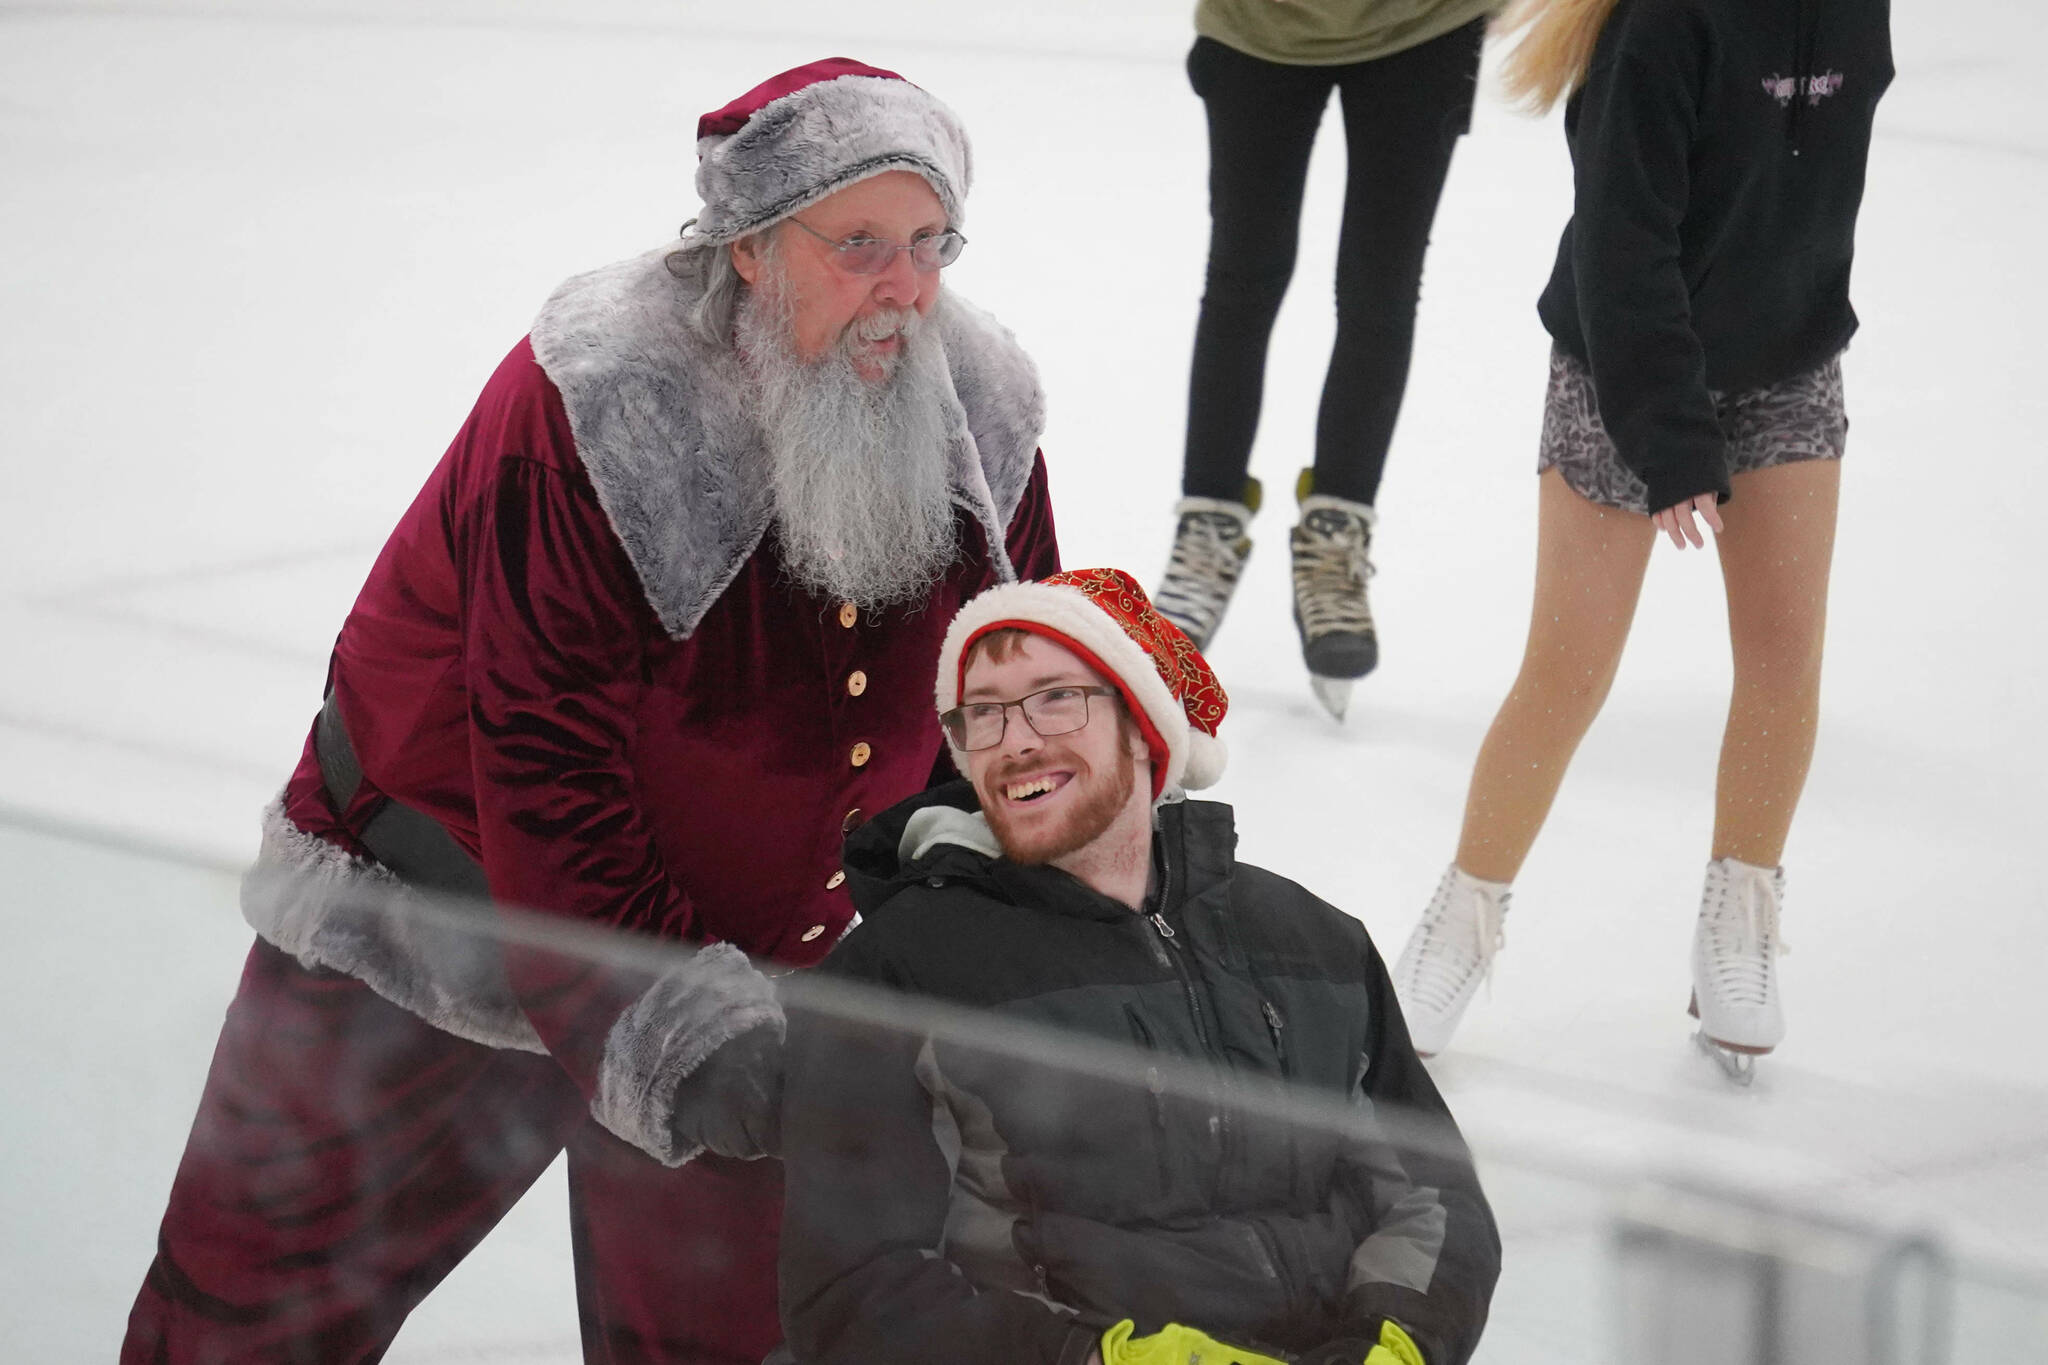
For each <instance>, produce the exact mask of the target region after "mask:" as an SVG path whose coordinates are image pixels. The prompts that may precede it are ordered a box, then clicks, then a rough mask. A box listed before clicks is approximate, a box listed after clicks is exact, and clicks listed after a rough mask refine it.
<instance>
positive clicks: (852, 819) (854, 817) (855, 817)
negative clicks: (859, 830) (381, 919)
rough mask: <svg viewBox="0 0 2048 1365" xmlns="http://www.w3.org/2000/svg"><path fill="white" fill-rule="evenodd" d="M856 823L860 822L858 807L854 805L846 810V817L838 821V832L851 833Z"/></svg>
mask: <svg viewBox="0 0 2048 1365" xmlns="http://www.w3.org/2000/svg"><path fill="white" fill-rule="evenodd" d="M858 824H860V807H859V806H855V807H854V808H853V809H852V810H850V811H848V812H846V818H845V819H844V820H841V821H840V822H839V832H840V833H841V834H851V833H853V831H854V827H855V826H856V825H858Z"/></svg>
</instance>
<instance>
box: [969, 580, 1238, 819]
mask: <svg viewBox="0 0 2048 1365" xmlns="http://www.w3.org/2000/svg"><path fill="white" fill-rule="evenodd" d="M999 630H1023V631H1028V632H1030V633H1031V634H1033V635H1040V636H1043V637H1045V638H1046V639H1048V640H1051V641H1053V642H1054V643H1056V644H1059V645H1061V646H1063V647H1065V648H1067V649H1070V650H1072V651H1073V652H1074V653H1075V654H1076V655H1078V656H1080V658H1081V660H1082V661H1083V662H1084V663H1086V664H1087V665H1088V666H1089V667H1090V668H1093V669H1094V670H1095V671H1096V672H1098V673H1100V674H1101V675H1102V676H1103V678H1104V680H1106V681H1108V682H1109V683H1111V684H1113V685H1114V686H1115V687H1116V689H1117V690H1118V691H1119V692H1120V693H1122V694H1123V699H1124V704H1125V705H1126V706H1127V707H1129V709H1130V713H1131V717H1132V719H1133V720H1135V721H1136V722H1137V724H1138V729H1139V730H1140V732H1141V733H1143V735H1144V736H1145V744H1146V747H1147V748H1148V749H1150V750H1151V753H1152V796H1153V798H1154V799H1155V800H1156V799H1158V797H1159V796H1160V795H1161V793H1163V792H1165V791H1166V790H1167V789H1168V788H1170V787H1186V788H1189V789H1199V788H1202V787H1209V786H1214V785H1215V783H1216V782H1217V780H1218V779H1220V778H1221V777H1222V776H1223V766H1224V764H1225V762H1226V761H1227V760H1228V759H1229V751H1228V750H1227V749H1225V748H1224V746H1223V741H1222V740H1221V739H1220V738H1218V737H1217V734H1216V729H1217V727H1218V726H1219V725H1221V724H1222V723H1223V714H1224V712H1225V711H1227V710H1228V709H1229V707H1230V698H1229V697H1228V696H1226V695H1225V694H1224V691H1223V685H1222V684H1221V683H1219V682H1217V681H1216V675H1215V673H1214V672H1212V671H1211V670H1210V668H1209V664H1208V661H1207V660H1205V659H1204V658H1203V657H1202V655H1201V651H1199V650H1197V649H1196V648H1195V645H1194V642H1193V641H1192V640H1190V639H1188V637H1187V636H1186V635H1184V634H1182V633H1181V630H1180V627H1178V626H1176V625H1174V624H1173V622H1171V621H1169V620H1167V619H1166V618H1165V617H1164V616H1161V615H1160V614H1159V612H1158V610H1157V609H1156V608H1155V607H1154V606H1153V605H1152V603H1151V601H1150V600H1149V599H1148V598H1147V597H1146V596H1145V590H1144V589H1143V588H1141V587H1139V586H1138V581H1137V580H1136V579H1134V578H1132V577H1131V576H1130V575H1129V574H1127V573H1125V572H1124V571H1123V570H1121V569H1072V570H1068V571H1066V572H1063V573H1056V574H1051V575H1049V576H1047V577H1045V578H1042V579H1039V580H1038V581H1036V582H1027V583H1005V584H1002V585H1000V586H998V587H994V588H990V589H989V590H988V591H987V592H984V593H982V594H981V595H980V596H978V597H976V598H975V599H974V600H973V601H971V602H969V603H968V604H967V605H966V606H964V607H962V608H961V609H960V614H959V615H957V616H955V617H954V618H953V624H952V626H951V628H949V629H948V630H947V631H946V639H945V642H944V643H943V644H941V645H940V646H939V676H938V687H937V701H938V707H939V711H940V712H941V713H944V712H947V711H950V710H952V709H953V708H954V707H956V706H958V705H959V704H960V692H961V689H962V687H963V686H964V684H965V683H966V680H967V678H966V674H967V663H966V661H967V657H968V651H969V650H971V649H972V648H973V646H974V642H975V641H976V640H979V639H980V638H981V637H982V636H984V635H989V634H992V633H994V632H995V631H999ZM953 757H954V760H955V762H956V763H959V766H960V769H961V771H962V772H965V771H966V764H965V763H964V762H961V759H962V755H961V754H959V753H958V752H957V751H956V752H955V753H954V755H953Z"/></svg>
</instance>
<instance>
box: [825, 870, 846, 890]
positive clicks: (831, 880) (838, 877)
mask: <svg viewBox="0 0 2048 1365" xmlns="http://www.w3.org/2000/svg"><path fill="white" fill-rule="evenodd" d="M845 880H846V873H845V872H844V871H839V872H834V873H833V874H832V875H831V876H829V877H827V878H825V889H826V890H827V891H835V890H837V889H838V888H839V884H840V883H841V882H843V881H845Z"/></svg>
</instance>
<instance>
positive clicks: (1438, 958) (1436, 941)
mask: <svg viewBox="0 0 2048 1365" xmlns="http://www.w3.org/2000/svg"><path fill="white" fill-rule="evenodd" d="M1456 885H1457V874H1456V873H1455V871H1453V872H1446V873H1445V874H1444V879H1443V881H1441V882H1439V883H1438V884H1437V889H1436V895H1435V896H1433V897H1431V898H1430V902H1429V909H1428V910H1426V911H1424V912H1423V916H1422V926H1421V928H1422V941H1421V943H1420V944H1419V945H1418V947H1419V951H1417V952H1415V953H1413V954H1411V955H1408V956H1406V957H1404V959H1403V961H1402V966H1403V967H1405V968H1406V970H1405V971H1404V972H1403V973H1402V975H1403V977H1404V978H1405V979H1404V980H1403V981H1402V982H1401V983H1400V990H1399V994H1400V995H1401V996H1402V998H1403V999H1404V1000H1408V1001H1411V1002H1413V1003H1414V1004H1416V1005H1420V1006H1422V1007H1423V1008H1426V1009H1429V1010H1432V1011H1440V1010H1444V1009H1447V1008H1449V1007H1450V1005H1451V1002H1452V1001H1453V1000H1455V999H1456V998H1457V996H1458V993H1459V992H1460V991H1462V990H1464V989H1465V985H1466V983H1467V982H1469V981H1470V980H1471V979H1472V974H1473V973H1474V972H1478V973H1479V974H1480V980H1481V981H1482V982H1484V983H1485V985H1486V988H1487V991H1488V994H1489V998H1490V996H1491V992H1492V990H1493V959H1494V955H1495V954H1496V953H1498V952H1499V951H1500V950H1501V949H1502V948H1504V947H1506V946H1507V941H1508V940H1507V925H1506V922H1505V918H1504V917H1505V916H1506V914H1507V908H1508V900H1509V894H1510V893H1507V892H1503V893H1502V894H1501V896H1500V898H1499V899H1498V900H1495V899H1494V897H1492V896H1489V895H1484V894H1477V895H1473V896H1470V897H1468V898H1467V899H1469V900H1470V901H1471V913H1469V914H1462V915H1461V914H1454V913H1453V905H1452V903H1453V902H1454V901H1456V900H1457V899H1458V897H1457V895H1456V892H1455V888H1456Z"/></svg>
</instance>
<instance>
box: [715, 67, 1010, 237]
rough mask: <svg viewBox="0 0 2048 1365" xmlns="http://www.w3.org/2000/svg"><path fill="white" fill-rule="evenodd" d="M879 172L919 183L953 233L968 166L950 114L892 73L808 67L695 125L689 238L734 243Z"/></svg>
mask: <svg viewBox="0 0 2048 1365" xmlns="http://www.w3.org/2000/svg"><path fill="white" fill-rule="evenodd" d="M884 171H912V172H915V173H916V174H918V175H921V176H923V177H924V178H925V180H926V182H927V183H929V184H930V185H931V187H932V190H933V192H934V193H936V194H937V195H938V196H939V202H940V204H941V205H943V206H944V208H945V210H946V218H947V222H948V224H949V226H952V227H955V228H957V227H959V226H960V225H961V218H962V214H963V212H964V210H965V207H966V200H967V189H968V185H969V183H970V182H971V181H972V179H973V176H974V165H973V157H972V154H971V152H970V151H969V149H968V145H967V130H966V129H965V128H964V127H962V126H961V123H960V118H959V115H957V114H955V113H954V112H953V111H952V110H951V109H948V108H947V107H946V106H945V105H943V104H941V103H940V102H939V101H938V100H936V99H934V98H933V97H932V96H931V95H930V94H928V93H927V92H925V91H923V90H920V89H919V88H918V87H917V86H914V85H912V84H911V83H910V82H909V81H907V80H904V79H903V77H901V76H899V75H897V74H896V73H895V72H893V71H884V70H883V69H882V68H880V67H876V66H869V65H867V64H866V63H865V62H857V61H854V60H853V59H852V58H850V57H827V58H826V59H824V60H823V61H817V62H808V63H806V64H805V65H803V66H799V67H795V68H793V69H791V70H789V71H785V72H783V73H781V74H780V75H777V76H770V77H769V78H768V79H767V80H765V81H763V82H761V84H759V85H757V86H755V87H754V88H753V89H752V90H749V91H748V92H747V93H746V94H744V95H741V96H740V97H739V98H738V99H736V100H734V101H733V102H732V103H730V104H728V105H726V106H725V107H724V108H722V109H714V110H713V111H711V112H710V113H708V114H706V115H704V117H703V118H701V119H699V120H698V121H697V194H698V197H700V198H701V199H703V201H704V210H703V212H702V213H700V214H698V215H697V217H696V219H695V220H694V222H693V224H692V225H691V226H692V233H691V235H692V236H694V237H696V238H698V239H699V240H702V241H705V242H730V241H734V240H736V239H738V238H740V237H744V236H746V235H747V234H749V233H752V232H759V231H760V230H761V229H762V228H765V227H768V226H770V225H772V224H774V223H778V222H780V221H781V220H782V219H784V218H787V217H789V216H790V215H791V214H793V213H798V212H801V211H802V210H804V209H806V208H808V207H810V206H811V205H812V204H815V203H817V202H818V201H819V200H820V199H823V198H825V197H826V196H827V195H830V194H834V193H837V192H838V191H840V190H843V189H845V188H846V187H847V186H848V185H851V184H854V183H855V182H856V181H860V180H866V179H867V178H868V177H870V176H875V175H880V174H882V173H883V172H884Z"/></svg>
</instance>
